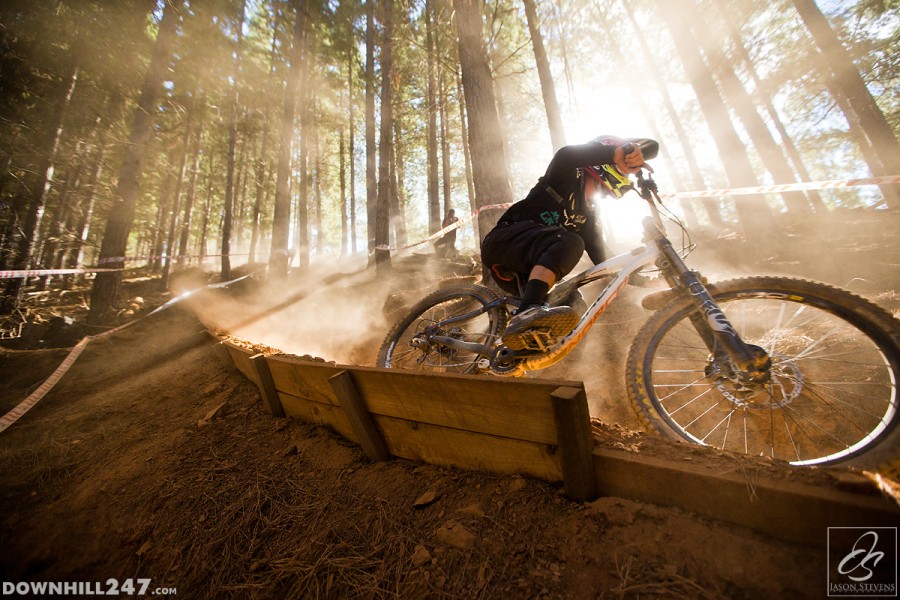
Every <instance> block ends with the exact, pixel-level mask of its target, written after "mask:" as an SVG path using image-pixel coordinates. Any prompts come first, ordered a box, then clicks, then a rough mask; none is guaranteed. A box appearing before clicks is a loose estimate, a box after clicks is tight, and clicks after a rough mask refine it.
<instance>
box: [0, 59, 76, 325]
mask: <svg viewBox="0 0 900 600" xmlns="http://www.w3.org/2000/svg"><path fill="white" fill-rule="evenodd" d="M80 57H81V50H80V46H79V47H78V48H76V49H75V50H74V51H73V52H72V56H71V61H70V64H69V69H68V72H67V73H66V75H65V77H64V78H63V80H62V82H60V87H59V94H58V95H57V96H56V99H55V104H54V108H53V117H52V120H51V121H50V123H49V127H48V128H47V131H46V134H45V137H44V142H43V144H42V146H41V147H39V150H38V151H39V152H40V158H39V162H38V165H37V177H36V178H35V179H34V181H32V184H31V187H30V190H31V191H30V195H29V196H28V197H27V199H25V204H26V206H27V209H26V212H25V216H24V219H23V220H22V228H21V230H20V231H19V241H18V244H17V245H16V249H15V258H14V259H13V260H12V261H11V265H10V266H11V267H12V269H13V270H24V269H27V268H28V266H29V262H30V261H31V256H32V251H33V248H34V245H35V241H36V238H37V233H38V230H39V228H40V221H41V216H42V215H43V212H44V205H45V204H46V202H47V194H48V192H49V191H50V185H51V184H52V183H53V170H54V165H55V164H56V151H57V148H58V147H59V141H60V139H61V138H62V134H63V126H64V124H65V119H66V113H67V112H68V110H69V103H70V101H71V100H72V94H73V93H74V91H75V85H76V84H77V83H78V70H79V63H80ZM24 283H25V279H24V278H21V277H14V278H12V279H7V280H6V286H5V290H4V293H3V297H2V298H0V315H3V314H8V313H11V312H12V311H13V310H15V309H16V308H17V307H18V305H19V300H20V296H21V293H22V286H23V285H24Z"/></svg>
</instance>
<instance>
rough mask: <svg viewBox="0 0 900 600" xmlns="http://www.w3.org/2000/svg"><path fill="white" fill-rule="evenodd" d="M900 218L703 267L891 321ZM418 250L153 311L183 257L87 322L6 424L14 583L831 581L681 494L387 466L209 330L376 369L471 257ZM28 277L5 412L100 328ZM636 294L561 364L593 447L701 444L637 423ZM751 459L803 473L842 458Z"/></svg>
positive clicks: (1, 564) (452, 587)
mask: <svg viewBox="0 0 900 600" xmlns="http://www.w3.org/2000/svg"><path fill="white" fill-rule="evenodd" d="M898 225H900V223H898V215H895V214H889V213H884V212H875V211H843V212H842V213H837V214H834V215H832V216H831V218H830V219H828V220H825V221H821V222H818V223H816V224H815V225H812V224H805V225H803V226H797V227H794V228H793V230H792V231H791V232H789V233H787V234H785V235H783V236H782V238H781V241H780V243H779V244H778V246H777V247H775V246H772V245H766V246H763V245H761V244H753V245H748V244H746V243H745V242H742V241H741V240H740V239H734V238H726V239H708V240H703V241H702V245H701V248H702V250H701V251H698V252H697V256H695V257H692V260H691V261H689V262H690V263H691V264H695V265H699V268H701V270H703V272H704V274H705V275H707V276H708V277H709V279H710V280H713V281H714V280H718V279H723V278H725V277H728V276H736V275H739V274H744V275H748V274H759V273H762V272H765V273H779V274H790V275H796V276H801V277H804V278H809V279H819V280H823V281H827V282H829V283H833V284H837V285H841V286H847V287H850V289H851V290H853V291H855V292H856V293H859V294H861V295H864V296H866V297H868V298H870V299H872V300H874V301H875V302H877V303H879V304H881V305H882V306H884V307H885V308H887V309H888V310H890V311H893V312H894V314H898V311H900V295H898V292H897V291H898V290H900V269H898V265H900V240H898V236H897V235H896V231H898V230H900V228H898ZM701 252H702V253H701ZM426 264H431V265H434V264H435V263H434V261H429V260H427V259H423V258H422V257H413V258H411V259H409V260H407V261H398V263H397V266H398V268H397V275H396V276H395V277H394V278H392V279H391V280H390V281H384V280H378V281H377V280H375V279H374V277H373V276H372V274H371V272H369V271H357V272H355V273H352V272H348V274H346V275H341V274H338V273H332V274H330V275H328V276H323V275H321V274H318V275H316V274H313V273H305V274H304V276H303V277H302V278H296V279H292V280H291V281H290V284H289V287H288V288H284V287H282V288H281V289H279V290H278V292H277V294H275V295H274V296H272V295H271V294H270V292H272V289H271V287H270V286H267V285H265V284H264V283H261V282H258V281H256V280H255V279H247V280H244V281H242V282H240V283H238V284H235V286H232V287H231V288H229V289H225V290H215V291H205V292H203V293H200V294H195V295H193V296H191V297H188V298H186V299H185V300H184V301H182V302H179V303H177V304H175V305H174V306H173V307H172V308H169V309H166V310H164V311H161V312H158V313H156V314H153V315H150V316H147V315H148V313H149V312H150V311H151V310H152V309H153V308H155V307H158V306H160V305H162V304H163V303H165V302H166V301H169V300H171V299H172V298H174V297H176V295H177V294H180V293H181V292H183V291H185V290H187V289H193V288H195V287H197V286H199V285H202V284H205V283H208V281H209V277H208V276H206V275H205V274H202V273H199V272H188V273H185V274H183V275H182V276H180V277H177V278H175V279H174V280H173V282H172V286H171V287H172V289H171V290H160V289H159V287H158V281H156V280H155V279H153V278H152V277H131V278H130V279H129V280H128V281H127V283H126V290H127V292H128V295H129V298H130V299H131V300H132V302H131V304H132V305H133V306H131V307H130V308H129V310H130V311H131V312H130V313H125V312H123V313H122V314H121V315H120V322H121V323H126V322H131V321H134V324H133V325H132V326H130V327H127V328H125V329H123V330H121V331H119V332H117V333H114V334H111V335H104V336H98V337H96V338H93V339H92V340H91V341H90V343H89V344H88V346H87V347H86V349H85V351H84V353H83V354H82V355H81V356H80V358H78V359H77V361H76V362H75V363H74V364H73V365H72V367H71V370H70V371H69V372H68V373H67V374H66V375H65V376H64V377H63V379H62V380H61V381H60V383H59V384H58V385H57V386H56V387H55V388H54V389H53V390H52V391H51V392H50V393H49V394H48V395H47V396H46V398H44V399H43V400H42V401H41V402H40V403H39V404H38V405H37V406H36V407H35V408H33V409H32V410H31V411H30V412H28V413H27V414H26V415H25V416H24V417H22V418H21V420H20V421H18V422H17V423H15V424H14V425H12V426H11V427H10V428H9V429H8V430H6V431H4V432H2V433H0V514H2V518H0V547H2V548H3V552H2V553H0V573H2V579H3V581H4V582H25V581H46V582H65V581H69V582H72V581H85V582H100V585H101V587H102V589H108V584H107V583H106V582H107V580H109V579H111V578H115V579H117V580H118V581H119V582H120V583H121V582H123V581H125V580H126V579H127V578H146V579H149V580H151V583H150V587H149V590H148V593H149V592H150V591H153V590H154V589H157V588H171V589H175V590H177V595H178V596H180V597H186V598H223V597H236V598H291V597H333V598H345V597H361V598H385V597H398V596H399V597H404V598H421V597H435V598H440V597H446V598H544V597H546V598H601V597H609V598H638V597H653V598H685V599H687V598H692V599H693V598H723V597H728V598H776V597H779V598H780V597H792V598H819V597H824V596H825V587H826V571H827V567H826V564H825V563H826V555H825V551H824V548H822V547H810V546H805V545H798V544H790V543H786V542H781V541H778V540H774V539H770V538H767V537H765V536H762V535H760V534H757V533H754V532H753V531H750V530H746V529H742V528H740V527H735V526H732V525H728V524H725V523H721V522H716V521H712V520H709V519H705V518H702V517H699V516H697V515H695V514H692V513H689V512H686V511H683V510H680V509H678V508H673V507H666V506H660V505H654V504H648V503H640V502H634V501H630V500H626V499H621V498H615V497H605V498H601V499H599V500H596V501H594V502H590V503H585V504H580V503H576V502H572V501H570V500H568V499H566V497H565V496H564V494H563V493H562V489H561V488H560V486H558V485H551V484H547V483H544V482H541V481H537V480H533V479H529V478H522V477H515V476H498V475H492V474H488V473H479V472H466V471H458V470H453V469H448V468H441V467H436V466H432V465H427V464H421V463H416V462H411V461H406V460H400V459H393V460H390V461H386V462H381V463H372V462H370V461H368V460H367V459H366V457H365V455H364V454H363V453H362V451H361V450H360V449H359V448H358V447H357V446H356V445H355V444H352V443H350V442H348V441H345V440H344V439H342V438H341V437H339V436H338V435H336V434H334V433H332V432H331V431H329V430H327V429H324V428H321V427H316V426H312V425H308V424H304V423H301V422H298V421H296V420H293V419H274V418H272V417H271V416H270V415H269V414H268V413H267V412H266V411H265V409H264V407H263V406H262V405H261V402H260V398H259V393H258V391H257V389H256V387H255V386H254V385H253V384H252V383H250V382H249V381H247V380H246V379H245V378H243V376H241V375H239V374H235V373H233V372H231V371H230V370H228V369H226V368H225V367H224V366H223V365H222V364H221V363H220V362H219V361H218V360H217V358H216V356H215V353H214V352H213V349H212V345H211V343H210V340H209V337H208V335H207V334H206V328H207V327H216V328H220V329H223V330H225V331H229V332H230V333H231V334H232V335H234V336H236V337H237V338H240V339H244V340H248V342H250V343H253V344H258V345H266V346H269V347H272V348H278V349H279V350H281V351H284V352H288V353H293V354H297V355H303V354H309V355H311V356H313V357H321V358H324V359H325V360H334V361H336V362H338V363H344V364H361V365H371V364H373V362H374V356H375V353H376V352H377V348H378V345H379V343H380V340H381V338H382V337H383V336H384V333H385V330H386V327H387V320H386V319H385V317H384V315H383V311H382V309H383V308H384V310H386V311H387V312H388V313H391V312H392V311H393V309H394V308H395V307H393V306H392V304H391V303H392V302H396V301H397V298H398V296H396V295H391V294H392V293H395V292H397V291H400V290H409V289H411V288H416V287H420V288H422V287H427V284H429V282H431V284H433V282H434V279H436V278H447V277H466V276H469V275H471V272H472V270H473V269H472V267H471V265H466V264H464V263H459V264H454V265H446V264H444V265H440V264H439V267H438V269H439V270H438V271H437V272H431V273H428V274H425V273H424V272H423V270H424V269H425V268H426V266H425V265H426ZM760 265H764V267H761V266H760ZM29 292H30V295H29V296H28V300H27V302H26V305H25V311H24V312H25V313H26V316H27V318H28V324H27V325H25V327H24V328H23V329H22V331H21V334H22V335H21V336H20V337H19V338H17V339H15V340H4V341H3V342H2V343H0V414H4V413H6V412H7V411H8V410H10V409H11V408H12V407H14V406H16V404H18V403H19V402H20V401H21V400H22V399H23V398H25V397H26V396H27V395H28V394H29V393H30V392H32V391H33V390H34V389H35V388H36V387H37V386H38V385H40V383H41V382H43V381H44V380H45V379H46V378H47V377H48V376H49V375H50V374H51V373H52V372H53V371H54V369H56V368H57V366H58V365H59V364H60V363H61V362H62V361H63V359H65V357H66V356H67V354H68V352H69V350H68V349H67V348H70V347H71V346H73V345H74V344H75V343H76V342H77V341H78V340H80V339H81V338H82V337H83V336H85V335H95V334H98V333H100V332H101V330H99V329H91V328H89V327H88V326H87V325H86V324H84V315H85V311H86V303H85V294H86V292H85V291H84V290H75V291H71V292H65V293H63V292H61V291H60V290H58V289H55V288H52V287H51V289H50V290H49V291H47V292H37V291H35V290H29ZM31 292H34V293H31ZM418 293H419V292H413V293H411V294H409V296H415V295H417V294H418ZM643 293H646V290H641V289H638V288H633V289H632V288H629V291H628V292H627V294H626V297H625V298H624V300H627V301H623V302H620V303H619V304H618V305H617V307H614V308H615V309H614V310H613V311H611V312H610V314H609V315H607V316H606V317H604V320H601V323H600V324H599V325H598V327H597V328H596V331H595V332H592V337H591V338H590V339H589V341H588V343H587V344H586V345H585V347H584V348H583V349H582V350H580V351H579V354H577V355H574V356H573V357H570V358H571V360H568V361H566V362H565V364H564V365H558V366H557V367H554V368H553V369H551V370H550V371H551V372H549V373H547V374H546V376H547V377H553V378H554V379H578V380H583V381H585V383H586V386H587V389H588V396H589V401H590V403H591V410H592V414H593V416H594V417H596V418H597V423H596V429H597V432H598V440H597V443H599V444H605V445H610V446H612V447H620V448H628V449H630V450H631V451H634V452H638V453H641V452H647V451H649V452H665V453H666V454H667V455H668V456H669V457H671V458H676V459H677V458H678V457H681V456H685V457H687V456H688V455H690V456H691V457H692V459H693V460H696V459H697V455H698V449H697V448H694V447H690V446H687V445H685V444H677V443H668V442H665V441H664V440H661V439H660V438H656V437H655V436H651V435H649V434H646V433H643V432H641V431H638V430H637V429H638V428H639V426H638V424H637V422H636V419H635V418H634V417H633V416H632V415H631V409H630V408H629V406H628V401H627V399H626V397H625V395H624V387H623V385H622V381H621V380H622V379H623V376H622V374H623V372H624V370H623V366H622V365H623V362H624V355H625V353H626V352H627V346H628V340H630V339H631V337H630V336H633V332H634V331H636V329H637V328H638V327H639V326H640V324H641V322H642V319H644V318H646V314H647V313H646V311H644V310H643V309H641V308H640V306H639V303H638V302H637V301H638V300H639V298H640V295H641V294H643ZM401 297H402V296H401ZM386 299H389V301H387V302H386ZM623 340H624V341H623ZM542 376H543V375H542ZM759 460H760V468H764V469H767V470H769V471H772V470H776V471H777V472H778V473H779V475H780V476H782V477H786V478H790V479H795V480H798V481H806V480H807V479H808V478H809V477H810V474H811V473H817V472H818V473H821V472H824V471H827V470H824V469H822V470H819V469H796V468H792V467H789V466H787V465H783V464H776V463H772V461H765V460H763V459H759ZM888 475H891V476H894V475H895V474H893V473H888ZM835 481H837V480H835ZM826 485H827V484H826ZM835 485H837V484H835ZM824 536H825V532H824V531H823V537H824Z"/></svg>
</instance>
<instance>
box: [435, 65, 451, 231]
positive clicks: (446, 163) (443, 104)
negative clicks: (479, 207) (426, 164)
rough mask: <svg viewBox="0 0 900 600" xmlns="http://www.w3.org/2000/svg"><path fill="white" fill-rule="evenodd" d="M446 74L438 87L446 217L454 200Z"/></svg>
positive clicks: (443, 74)
mask: <svg viewBox="0 0 900 600" xmlns="http://www.w3.org/2000/svg"><path fill="white" fill-rule="evenodd" d="M445 79H446V73H444V71H443V70H441V72H440V79H439V81H440V85H438V108H439V109H440V110H438V114H439V115H440V117H441V127H440V141H441V174H442V175H443V180H442V182H443V192H444V210H443V211H441V215H446V214H447V211H448V210H450V208H451V206H450V205H451V204H452V203H453V200H452V197H451V196H452V186H451V184H452V182H453V176H452V174H451V173H450V124H449V122H448V121H449V117H448V116H447V113H448V110H447V87H446V85H445ZM443 220H444V219H443V217H441V223H439V225H441V226H443Z"/></svg>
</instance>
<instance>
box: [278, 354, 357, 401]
mask: <svg viewBox="0 0 900 600" xmlns="http://www.w3.org/2000/svg"><path fill="white" fill-rule="evenodd" d="M266 360H267V362H268V364H269V371H271V373H272V380H273V381H274V382H275V388H276V389H277V390H278V391H279V392H285V393H288V394H291V395H292V396H296V397H298V398H306V399H309V400H314V401H316V402H321V403H325V404H333V405H335V406H340V402H338V399H337V396H335V395H334V390H333V389H332V388H331V384H330V383H328V379H329V378H330V377H332V376H334V375H337V374H338V373H339V372H341V371H342V370H343V368H339V367H336V366H335V365H334V364H332V363H315V362H310V361H303V360H301V359H299V358H297V357H291V356H270V357H268V358H267V359H266Z"/></svg>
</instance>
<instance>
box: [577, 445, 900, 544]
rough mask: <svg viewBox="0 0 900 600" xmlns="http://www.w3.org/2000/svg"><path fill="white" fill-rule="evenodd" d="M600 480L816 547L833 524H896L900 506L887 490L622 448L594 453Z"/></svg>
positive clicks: (606, 487)
mask: <svg viewBox="0 0 900 600" xmlns="http://www.w3.org/2000/svg"><path fill="white" fill-rule="evenodd" d="M593 457H594V467H595V472H596V477H597V486H598V488H599V490H600V493H601V494H602V495H604V496H617V497H620V498H627V499H631V500H639V501H642V502H652V503H654V504H660V505H665V506H677V507H679V508H682V509H684V510H688V511H691V512H695V513H697V514H700V515H703V516H706V517H709V518H712V519H717V520H720V521H725V522H728V523H733V524H735V525H740V526H742V527H748V528H750V529H753V530H755V531H758V532H761V533H764V534H766V535H770V536H772V537H775V538H778V539H781V540H786V541H789V542H798V543H802V544H808V545H811V546H824V545H826V543H827V539H826V531H827V528H828V527H881V526H884V527H896V526H897V523H900V507H898V506H897V503H896V502H895V501H894V500H893V499H891V498H887V497H881V496H868V495H862V494H857V493H853V492H846V491H842V490H834V489H830V488H822V487H820V486H811V485H806V484H797V483H791V482H785V481H778V480H774V479H767V478H765V476H764V475H760V474H755V473H754V474H753V476H752V477H751V476H748V475H747V474H744V473H722V472H714V471H711V470H710V469H707V468H702V467H699V466H695V465H689V464H688V465H686V464H685V463H684V462H675V461H671V460H666V459H663V458H652V457H645V456H639V455H636V454H632V453H628V452H623V451H619V450H607V449H599V448H598V449H595V450H594V452H593Z"/></svg>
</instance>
